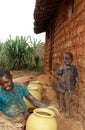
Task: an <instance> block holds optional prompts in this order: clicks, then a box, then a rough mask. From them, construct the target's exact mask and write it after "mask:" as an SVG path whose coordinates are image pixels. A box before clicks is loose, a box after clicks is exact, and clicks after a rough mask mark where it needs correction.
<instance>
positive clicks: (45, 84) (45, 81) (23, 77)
mask: <svg viewBox="0 0 85 130" xmlns="http://www.w3.org/2000/svg"><path fill="white" fill-rule="evenodd" d="M11 73H12V74H13V80H14V82H18V83H23V84H25V85H28V83H29V82H30V81H35V80H39V81H40V82H41V84H42V88H43V93H42V102H43V103H45V104H47V105H54V106H56V107H57V108H59V105H58V95H57V93H56V90H55V87H53V86H52V84H51V82H50V78H49V75H48V74H46V73H39V72H32V71H31V72H30V71H28V72H27V71H12V72H11ZM57 124H58V129H57V130H85V123H84V122H82V121H81V115H79V114H78V113H77V112H76V111H75V110H74V111H73V112H72V115H71V117H70V118H68V119H67V118H65V113H61V117H57Z"/></svg>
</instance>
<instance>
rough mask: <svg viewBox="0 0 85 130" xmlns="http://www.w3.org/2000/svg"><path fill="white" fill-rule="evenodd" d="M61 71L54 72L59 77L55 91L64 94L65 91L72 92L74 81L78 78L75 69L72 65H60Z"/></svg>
mask: <svg viewBox="0 0 85 130" xmlns="http://www.w3.org/2000/svg"><path fill="white" fill-rule="evenodd" d="M61 67H62V70H60V69H59V68H58V69H57V70H56V74H57V75H60V76H61V79H59V81H58V84H57V90H58V91H61V92H65V91H66V90H67V91H69V90H73V89H74V85H75V79H76V78H77V77H78V72H77V69H76V67H75V66H74V65H71V66H66V65H65V64H62V65H61Z"/></svg>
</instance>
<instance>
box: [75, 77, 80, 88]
mask: <svg viewBox="0 0 85 130" xmlns="http://www.w3.org/2000/svg"><path fill="white" fill-rule="evenodd" d="M75 80H76V83H75V87H77V86H78V84H79V80H78V77H76V78H75Z"/></svg>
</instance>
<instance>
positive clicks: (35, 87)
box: [24, 81, 42, 111]
mask: <svg viewBox="0 0 85 130" xmlns="http://www.w3.org/2000/svg"><path fill="white" fill-rule="evenodd" d="M27 88H28V90H29V92H30V93H31V94H32V95H33V96H34V97H35V98H36V99H37V100H39V101H41V96H42V95H41V94H42V85H41V83H40V81H32V82H30V83H29V85H28V86H27ZM24 101H25V103H26V105H27V109H28V110H29V111H31V110H33V109H34V108H36V106H34V105H33V104H32V103H31V102H30V101H29V100H27V99H26V98H24Z"/></svg>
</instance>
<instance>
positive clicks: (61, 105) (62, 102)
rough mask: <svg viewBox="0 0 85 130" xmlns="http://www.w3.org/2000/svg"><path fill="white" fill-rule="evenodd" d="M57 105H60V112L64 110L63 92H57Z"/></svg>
mask: <svg viewBox="0 0 85 130" xmlns="http://www.w3.org/2000/svg"><path fill="white" fill-rule="evenodd" d="M59 105H60V111H61V112H62V111H63V110H64V93H62V92H59Z"/></svg>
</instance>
